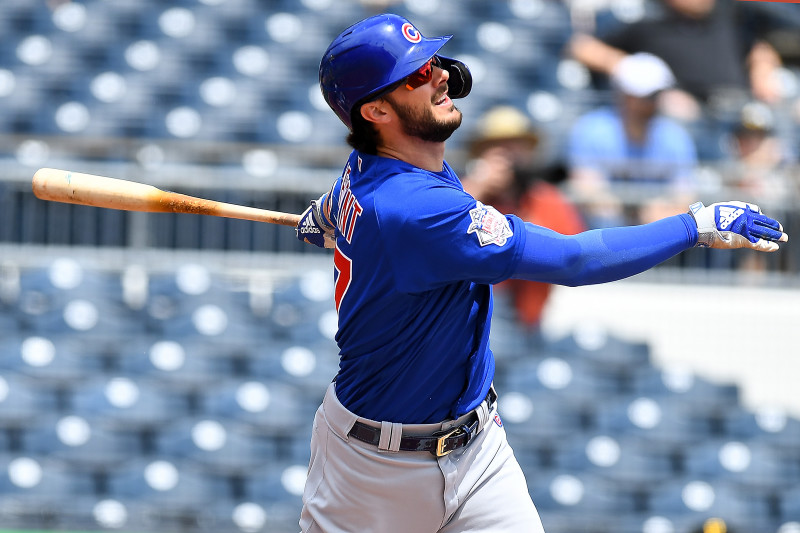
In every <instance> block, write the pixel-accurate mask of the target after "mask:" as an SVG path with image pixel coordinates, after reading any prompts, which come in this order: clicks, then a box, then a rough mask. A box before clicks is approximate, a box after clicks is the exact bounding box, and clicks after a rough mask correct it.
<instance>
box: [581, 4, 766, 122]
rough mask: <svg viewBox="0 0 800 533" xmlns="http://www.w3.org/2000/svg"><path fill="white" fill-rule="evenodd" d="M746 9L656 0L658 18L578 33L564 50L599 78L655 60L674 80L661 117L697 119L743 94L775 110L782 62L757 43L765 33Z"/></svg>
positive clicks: (764, 42)
mask: <svg viewBox="0 0 800 533" xmlns="http://www.w3.org/2000/svg"><path fill="white" fill-rule="evenodd" d="M749 3H750V2H734V1H731V0H663V7H664V10H663V13H662V14H661V16H658V17H654V18H648V19H644V20H642V21H639V22H635V23H631V24H626V25H624V26H623V27H622V28H620V29H619V30H618V31H616V32H614V33H612V34H611V35H608V36H604V37H601V38H598V37H595V36H590V35H587V34H577V35H576V36H574V37H573V39H572V40H571V41H570V43H569V49H570V52H571V54H572V55H573V56H574V57H575V58H576V59H577V60H579V61H581V62H582V63H584V64H585V65H586V66H588V67H589V68H590V69H593V70H595V71H598V72H601V73H604V74H606V75H611V74H612V73H613V71H614V69H615V68H616V67H617V65H618V64H619V63H620V61H621V60H622V59H623V58H624V57H625V56H627V55H629V54H633V53H637V52H648V53H651V54H653V55H656V56H658V57H660V58H662V59H663V60H664V61H665V62H666V63H667V64H668V65H669V66H670V68H671V69H672V71H673V72H674V73H675V77H676V79H677V87H676V90H673V91H670V93H669V94H668V95H667V96H668V98H666V99H665V104H666V105H667V111H668V114H670V115H673V116H676V117H680V118H683V119H687V120H694V119H697V118H700V116H701V113H702V110H703V108H702V107H701V106H703V105H705V104H709V103H710V104H712V105H716V104H719V105H728V104H727V103H726V102H728V101H731V100H733V101H738V102H739V103H741V102H742V101H744V100H746V99H747V98H749V95H748V93H750V94H752V96H753V97H755V98H757V99H759V100H762V101H764V102H768V103H775V102H777V101H778V100H779V99H780V96H781V90H780V83H779V79H778V76H776V75H775V72H776V68H778V67H779V66H780V65H781V59H780V56H779V55H778V54H777V52H776V51H775V49H774V48H773V47H772V46H771V45H770V44H768V43H767V42H766V41H763V40H760V39H759V36H760V34H763V32H764V28H763V27H756V28H754V27H753V24H751V22H752V20H751V19H750V18H749V16H750V15H749V12H748V11H747V10H748V9H752V8H749V7H748V6H745V5H744V4H749ZM754 3H755V2H754ZM759 20H760V19H759Z"/></svg>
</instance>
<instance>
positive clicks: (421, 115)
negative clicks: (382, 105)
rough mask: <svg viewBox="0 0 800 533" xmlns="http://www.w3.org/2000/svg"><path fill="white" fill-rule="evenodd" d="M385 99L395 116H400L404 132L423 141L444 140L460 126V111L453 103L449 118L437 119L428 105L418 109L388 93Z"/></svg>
mask: <svg viewBox="0 0 800 533" xmlns="http://www.w3.org/2000/svg"><path fill="white" fill-rule="evenodd" d="M441 97H442V94H439V95H438V96H437V97H436V98H435V99H434V101H436V100H439V99H440V98H441ZM386 100H387V102H389V105H390V106H392V109H394V111H395V113H397V116H398V117H400V120H401V122H402V124H403V131H404V132H405V134H406V135H409V136H412V137H417V138H419V139H422V140H423V141H426V142H436V143H439V142H444V141H446V140H447V139H449V138H450V136H451V135H452V134H453V132H454V131H456V130H457V129H458V127H459V126H461V118H462V116H461V111H459V110H458V108H457V107H456V106H455V104H452V107H451V109H452V110H454V111H455V112H456V113H455V116H454V117H453V118H452V119H451V120H437V118H436V117H435V116H433V110H431V108H430V107H425V108H424V109H421V110H418V109H415V108H412V107H411V106H408V105H404V104H399V103H397V102H396V101H395V100H394V99H393V98H391V96H390V95H387V98H386Z"/></svg>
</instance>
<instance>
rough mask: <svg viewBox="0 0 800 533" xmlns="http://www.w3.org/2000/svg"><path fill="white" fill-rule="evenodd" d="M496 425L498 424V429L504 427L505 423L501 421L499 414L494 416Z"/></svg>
mask: <svg viewBox="0 0 800 533" xmlns="http://www.w3.org/2000/svg"><path fill="white" fill-rule="evenodd" d="M494 423H495V424H497V427H499V428H501V427H503V421H502V420H500V415H498V414H497V413H495V414H494Z"/></svg>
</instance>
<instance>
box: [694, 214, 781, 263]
mask: <svg viewBox="0 0 800 533" xmlns="http://www.w3.org/2000/svg"><path fill="white" fill-rule="evenodd" d="M689 214H690V215H692V216H693V217H694V221H695V222H696V223H697V233H698V238H697V244H696V245H695V246H699V247H701V248H751V249H753V250H758V251H760V252H774V251H776V250H778V248H779V246H778V243H779V242H786V241H788V240H789V236H788V235H786V234H785V233H783V226H781V225H780V223H779V222H778V221H777V220H774V219H772V218H769V217H768V216H766V215H764V214H763V213H762V212H761V209H760V208H759V207H758V206H757V205H755V204H748V203H745V202H721V203H717V204H711V205H710V206H708V207H706V206H704V205H703V203H702V202H697V203H694V204H692V205H690V206H689Z"/></svg>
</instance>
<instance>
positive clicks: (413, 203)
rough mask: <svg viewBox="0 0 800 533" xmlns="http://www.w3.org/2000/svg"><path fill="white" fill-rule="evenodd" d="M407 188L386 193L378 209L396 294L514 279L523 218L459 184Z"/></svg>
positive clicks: (422, 184)
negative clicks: (485, 202)
mask: <svg viewBox="0 0 800 533" xmlns="http://www.w3.org/2000/svg"><path fill="white" fill-rule="evenodd" d="M411 179H412V180H413V179H414V178H413V177H412V178H411ZM393 181H394V182H397V181H399V180H393ZM404 185H409V186H404V188H403V191H400V190H389V191H385V192H383V194H381V195H379V197H378V198H377V199H376V206H375V207H376V212H377V213H378V224H379V226H380V235H381V240H382V245H383V246H384V247H385V248H386V253H387V255H388V256H389V257H390V261H391V265H392V269H393V271H394V272H393V273H394V277H395V280H396V288H397V290H399V291H401V292H407V293H416V292H423V291H427V290H431V289H434V288H437V287H439V286H442V285H445V284H448V283H453V282H457V281H472V282H475V283H487V284H492V283H498V282H500V281H503V280H505V279H508V278H509V277H510V276H511V274H512V272H514V269H515V268H516V264H517V262H518V261H519V259H520V257H521V253H522V249H523V247H524V243H525V239H526V235H525V231H524V223H523V222H522V220H520V219H519V218H518V217H516V216H506V215H504V214H502V213H500V212H499V211H497V210H496V209H494V208H493V207H491V206H486V205H483V204H481V203H480V202H478V201H476V200H475V199H474V198H473V197H472V196H470V195H469V194H467V193H466V192H464V191H463V190H459V189H458V188H457V187H455V186H450V185H438V186H430V185H428V184H427V183H426V182H424V181H421V180H419V182H418V183H411V184H404ZM398 198H401V199H402V201H397V199H398ZM390 199H391V201H389V200H390Z"/></svg>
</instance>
